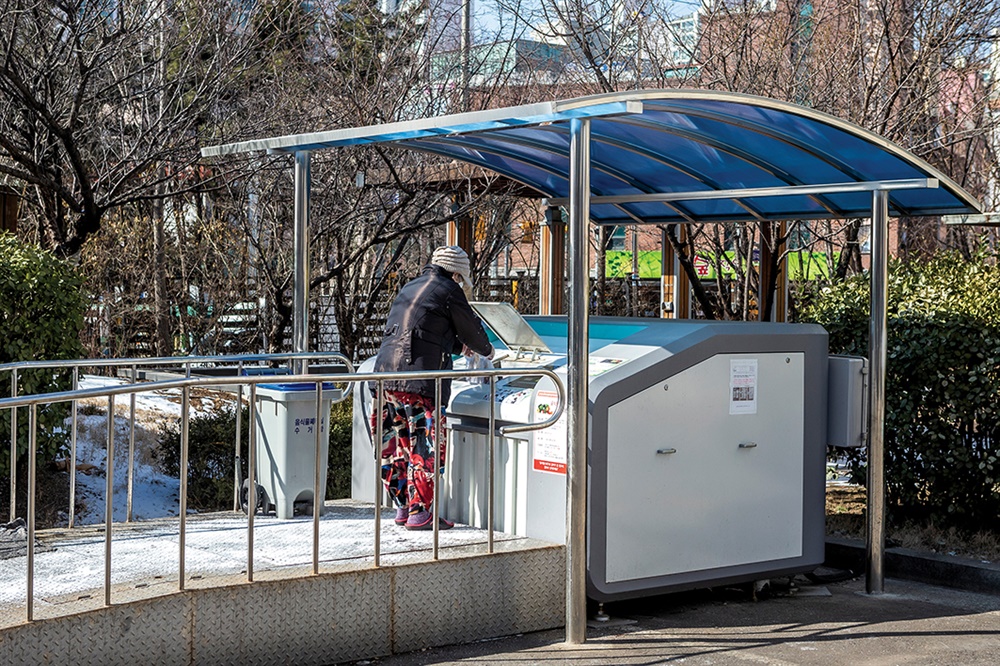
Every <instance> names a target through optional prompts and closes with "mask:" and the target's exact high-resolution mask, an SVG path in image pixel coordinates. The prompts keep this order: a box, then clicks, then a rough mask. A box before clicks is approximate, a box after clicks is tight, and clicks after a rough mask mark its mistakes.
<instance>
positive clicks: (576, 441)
mask: <svg viewBox="0 0 1000 666" xmlns="http://www.w3.org/2000/svg"><path fill="white" fill-rule="evenodd" d="M570 134H571V137H570V205H569V251H568V254H569V261H570V270H569V273H570V285H571V286H570V298H569V311H568V321H569V331H568V333H569V338H568V345H569V350H568V351H569V353H568V356H567V375H566V383H567V387H566V389H567V400H568V403H569V414H568V423H567V426H568V428H567V433H568V435H567V437H568V446H569V451H568V454H569V455H568V463H569V464H568V465H567V470H568V473H567V479H566V642H567V643H569V644H571V645H576V644H580V643H583V642H584V641H585V640H586V639H587V400H588V396H587V392H588V376H587V368H588V364H589V356H590V353H589V346H588V345H589V340H588V335H589V334H588V325H589V321H590V312H589V309H588V308H589V302H590V298H589V296H590V283H589V278H590V267H589V262H590V243H589V237H590V235H589V234H588V233H587V232H588V226H589V211H590V121H589V120H573V121H572V122H571V123H570Z"/></svg>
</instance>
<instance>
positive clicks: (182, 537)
mask: <svg viewBox="0 0 1000 666" xmlns="http://www.w3.org/2000/svg"><path fill="white" fill-rule="evenodd" d="M190 407H191V389H190V387H188V386H186V385H185V386H184V388H183V389H181V469H180V477H181V478H180V489H179V490H178V491H177V495H178V500H179V502H180V509H179V514H180V519H181V521H180V533H179V535H178V539H177V541H178V545H179V548H180V552H179V555H178V557H179V560H178V563H177V570H178V581H177V589H179V590H183V589H184V579H185V566H184V565H185V564H186V558H185V556H184V555H185V553H184V551H185V549H186V548H187V488H188V447H189V445H190V442H189V441H188V426H189V424H190V416H189V414H188V412H189V411H190Z"/></svg>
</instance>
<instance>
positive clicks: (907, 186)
mask: <svg viewBox="0 0 1000 666" xmlns="http://www.w3.org/2000/svg"><path fill="white" fill-rule="evenodd" d="M939 186H940V183H939V181H938V179H937V178H907V179H903V180H873V181H865V182H861V183H858V182H849V183H830V184H826V185H783V186H780V187H754V188H746V189H737V190H704V191H697V192H662V193H650V194H627V195H621V196H597V197H591V199H590V203H591V205H593V206H597V205H601V204H623V203H650V202H668V201H704V200H712V199H748V198H751V197H782V196H790V195H799V196H802V195H809V194H843V193H845V192H873V191H879V190H881V191H888V190H923V189H929V188H930V189H933V188H937V187H939ZM546 201H547V202H548V204H549V205H552V206H565V205H566V204H567V203H568V202H569V199H566V198H551V199H546Z"/></svg>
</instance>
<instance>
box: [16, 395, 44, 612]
mask: <svg viewBox="0 0 1000 666" xmlns="http://www.w3.org/2000/svg"><path fill="white" fill-rule="evenodd" d="M37 427H38V406H37V405H32V406H31V409H30V410H29V411H28V622H31V621H32V620H34V619H35V465H36V464H37V460H36V457H37V455H38V453H37V451H36V449H37V445H36V442H35V430H36V429H37ZM11 474H13V471H12V472H11ZM11 520H13V519H11Z"/></svg>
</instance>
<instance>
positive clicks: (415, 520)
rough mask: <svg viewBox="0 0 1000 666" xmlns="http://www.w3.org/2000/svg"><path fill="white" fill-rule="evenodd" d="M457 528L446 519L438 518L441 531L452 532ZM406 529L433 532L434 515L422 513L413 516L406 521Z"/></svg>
mask: <svg viewBox="0 0 1000 666" xmlns="http://www.w3.org/2000/svg"><path fill="white" fill-rule="evenodd" d="M454 526H455V523H453V522H451V521H450V520H445V519H444V518H438V529H439V530H450V529H451V528H452V527H454ZM406 529H408V530H432V529H434V514H432V513H431V512H430V511H421V512H420V513H414V514H411V515H410V517H409V518H408V519H407V521H406Z"/></svg>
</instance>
